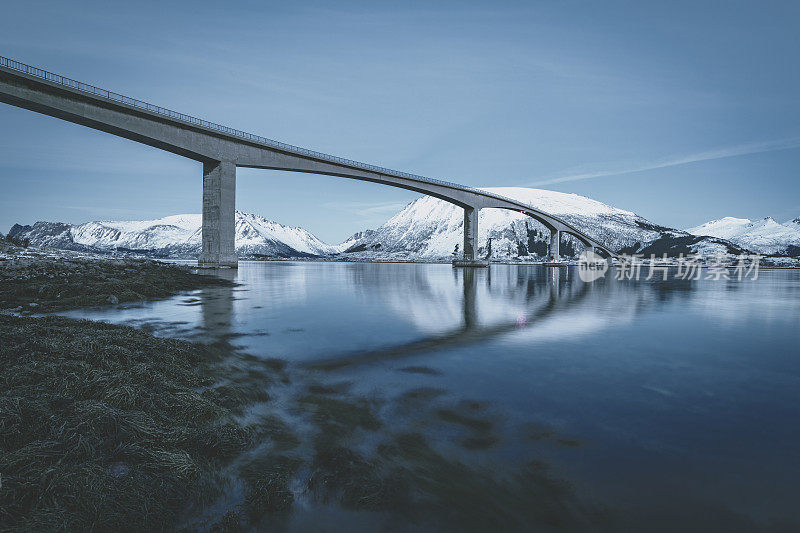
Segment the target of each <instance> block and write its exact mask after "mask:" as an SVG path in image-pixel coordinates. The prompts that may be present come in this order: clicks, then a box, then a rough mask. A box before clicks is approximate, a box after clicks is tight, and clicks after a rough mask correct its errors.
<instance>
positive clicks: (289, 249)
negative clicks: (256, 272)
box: [9, 211, 339, 259]
mask: <svg viewBox="0 0 800 533" xmlns="http://www.w3.org/2000/svg"><path fill="white" fill-rule="evenodd" d="M201 225H202V217H201V215H197V214H191V215H173V216H168V217H164V218H160V219H157V220H140V221H124V222H123V221H102V222H86V223H84V224H78V225H71V224H64V223H61V222H37V223H35V224H34V225H32V226H20V225H18V224H17V225H14V227H12V228H11V231H9V235H12V236H15V237H19V238H28V239H30V241H31V244H32V245H34V246H46V247H53V248H64V249H72V250H95V251H107V252H110V251H124V252H137V253H142V254H146V255H153V256H158V257H172V258H191V259H194V258H195V257H197V255H198V254H199V253H200V248H201V240H202V234H201ZM236 251H237V253H238V254H239V256H240V257H243V258H247V257H307V256H319V255H329V254H334V253H337V252H338V251H339V248H338V247H336V246H330V245H327V244H325V243H324V242H322V241H320V240H319V239H318V238H317V237H315V236H314V235H312V234H311V233H309V232H308V231H306V230H304V229H303V228H294V227H289V226H284V225H282V224H278V223H277V222H273V221H271V220H267V219H266V218H264V217H260V216H258V215H252V214H249V213H242V212H240V211H237V212H236Z"/></svg>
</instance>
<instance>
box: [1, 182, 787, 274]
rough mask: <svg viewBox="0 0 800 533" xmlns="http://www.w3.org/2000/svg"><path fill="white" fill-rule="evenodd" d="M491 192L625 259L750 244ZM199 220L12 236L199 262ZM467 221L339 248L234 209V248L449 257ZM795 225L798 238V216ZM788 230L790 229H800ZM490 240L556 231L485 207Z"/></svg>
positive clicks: (622, 214)
mask: <svg viewBox="0 0 800 533" xmlns="http://www.w3.org/2000/svg"><path fill="white" fill-rule="evenodd" d="M485 190H487V191H490V192H493V193H496V194H500V195H502V196H507V197H511V198H514V199H516V200H518V201H521V202H523V203H526V204H529V205H531V206H533V207H536V208H538V209H541V210H542V211H544V212H547V213H550V214H552V215H554V216H557V217H559V218H561V219H563V220H565V221H566V222H569V223H570V224H572V225H574V226H575V227H576V228H578V229H580V230H582V231H584V232H585V233H586V234H588V235H590V236H592V237H594V238H595V239H597V240H598V241H599V242H602V243H604V244H605V245H606V246H608V247H610V248H612V249H614V250H616V251H618V252H620V253H626V254H632V253H641V254H644V255H645V256H648V255H650V254H656V255H661V254H662V253H667V254H668V255H671V256H676V255H678V254H681V253H684V254H689V253H699V254H702V255H706V256H708V255H715V254H717V253H733V254H738V253H744V252H746V251H747V250H745V248H749V246H747V244H745V243H744V242H742V243H741V244H733V243H731V242H729V241H727V240H724V238H722V237H720V235H722V234H721V233H720V234H719V235H717V236H698V235H693V234H691V233H687V232H684V231H680V230H676V229H672V228H667V227H664V226H659V225H657V224H654V223H652V222H650V221H648V220H646V219H645V218H643V217H641V216H639V215H637V214H636V213H633V212H631V211H625V210H623V209H618V208H615V207H611V206H609V205H607V204H604V203H602V202H598V201H596V200H592V199H591V198H587V197H585V196H579V195H577V194H567V193H561V192H555V191H547V190H542V189H528V188H521V187H494V188H487V189H485ZM201 222H202V220H201V216H200V215H174V216H169V217H165V218H161V219H157V220H142V221H129V222H119V221H116V222H87V223H84V224H79V225H71V224H64V223H60V222H37V223H36V224H34V225H32V226H20V225H15V226H14V227H13V228H11V231H10V232H9V234H10V235H11V236H13V237H17V238H20V239H25V238H27V239H29V240H30V242H31V244H32V245H34V246H45V247H54V248H65V249H71V250H88V251H105V252H123V253H137V254H143V255H149V256H154V257H170V258H185V259H193V258H196V257H197V256H198V254H199V253H200V247H201V240H202V235H201ZM747 222H749V221H747ZM773 222H774V221H773ZM463 223H464V220H463V210H462V209H461V208H460V207H457V206H455V205H453V204H450V203H447V202H444V201H442V200H438V199H436V198H433V197H430V196H423V197H421V198H419V199H417V200H415V201H413V202H411V203H410V204H408V205H407V206H406V207H405V208H404V209H403V210H401V211H400V212H399V213H397V214H396V215H394V216H393V217H392V218H390V219H389V220H388V221H386V222H385V223H384V224H382V225H381V226H380V227H378V228H376V229H368V230H365V231H361V232H359V233H356V234H355V235H353V236H352V237H350V238H349V239H347V240H346V241H345V242H343V243H341V244H339V245H328V244H325V243H324V242H322V241H320V240H319V239H317V238H316V237H315V236H314V235H312V234H311V233H309V232H308V231H306V230H304V229H302V228H293V227H288V226H284V225H282V224H279V223H277V222H273V221H270V220H267V219H266V218H264V217H261V216H258V215H253V214H248V213H242V212H240V211H237V212H236V251H237V253H238V255H239V257H240V258H242V259H248V258H251V259H252V258H266V257H310V256H332V255H339V256H340V257H345V258H346V257H353V258H389V259H394V258H397V259H427V260H436V259H438V260H441V259H449V258H450V257H451V256H452V254H453V252H454V250H455V248H456V246H460V245H461V244H462V242H463V229H462V227H463ZM792 224H795V226H796V227H797V230H796V231H798V232H800V220H798V221H794V222H793V223H792ZM783 227H784V229H785V230H786V231H795V230H791V229H790V228H788V227H785V226H783ZM709 235H714V234H713V233H709ZM726 235H727V234H726ZM489 239H491V243H492V245H491V251H492V257H494V258H498V259H501V258H505V259H515V258H520V259H526V258H530V259H534V260H535V259H540V258H543V257H545V256H546V255H547V252H548V245H549V240H550V233H549V231H548V230H547V229H546V228H545V227H544V226H543V225H542V224H540V223H539V222H537V221H536V220H534V219H532V218H530V217H527V216H525V215H523V214H521V213H518V212H516V211H510V210H506V209H483V210H481V211H480V214H479V219H478V251H477V253H478V256H480V257H485V256H486V249H487V243H488V242H489ZM581 249H582V245H581V244H579V243H578V241H577V240H575V239H573V238H572V237H569V236H565V237H564V239H563V242H562V245H561V254H562V255H563V256H574V255H576V254H577V253H578V252H579V251H580V250H581ZM799 251H800V250H799Z"/></svg>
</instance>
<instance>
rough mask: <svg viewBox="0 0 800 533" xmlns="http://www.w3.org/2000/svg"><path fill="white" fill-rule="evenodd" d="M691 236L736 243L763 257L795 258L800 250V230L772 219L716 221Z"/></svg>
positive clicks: (702, 226)
mask: <svg viewBox="0 0 800 533" xmlns="http://www.w3.org/2000/svg"><path fill="white" fill-rule="evenodd" d="M686 231H687V232H689V233H691V234H693V235H707V236H711V237H718V238H721V239H727V240H729V241H731V242H732V243H734V244H736V245H738V246H741V247H743V248H747V249H749V250H753V251H755V252H758V253H762V254H784V253H788V254H792V255H794V254H795V253H796V251H797V249H798V246H800V226H794V227H793V225H790V224H779V223H778V222H776V221H775V219H773V218H772V217H764V218H762V219H760V220H756V221H751V220H749V219H746V218H733V217H726V218H722V219H719V220H712V221H710V222H706V223H705V224H701V225H699V226H696V227H694V228H689V229H687V230H686Z"/></svg>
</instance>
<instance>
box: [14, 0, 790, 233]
mask: <svg viewBox="0 0 800 533" xmlns="http://www.w3.org/2000/svg"><path fill="white" fill-rule="evenodd" d="M3 13H4V15H3V17H1V18H0V55H3V56H6V57H11V58H13V59H17V60H19V61H23V62H26V63H29V64H33V65H36V66H39V67H41V68H45V69H47V70H51V71H53V72H56V73H59V74H63V75H66V76H70V77H73V78H75V79H78V80H81V81H85V82H88V83H93V84H95V85H99V86H101V87H104V88H108V89H112V90H115V91H117V92H121V93H123V94H126V95H129V96H133V97H137V98H140V99H143V100H147V101H149V102H152V103H156V104H158V105H161V106H164V107H168V108H171V109H175V110H178V111H181V112H184V113H188V114H192V115H194V116H199V117H202V118H205V119H207V120H211V121H214V122H218V123H221V124H225V125H229V126H232V127H236V128H239V129H242V130H245V131H250V132H252V133H256V134H259V135H263V136H266V137H270V138H273V139H277V140H281V141H285V142H289V143H292V144H296V145H300V146H305V147H308V148H312V149H316V150H320V151H323V152H327V153H331V154H335V155H340V156H344V157H350V158H353V159H357V160H361V161H365V162H369V163H374V164H378V165H381V166H386V167H390V168H396V169H398V170H404V171H409V172H415V173H419V174H423V175H426V176H430V177H436V178H442V179H447V180H451V181H456V182H459V183H464V184H467V185H472V186H534V187H541V188H547V189H553V190H558V191H564V192H575V193H578V194H583V195H586V196H589V197H592V198H595V199H597V200H600V201H603V202H606V203H609V204H611V205H614V206H617V207H621V208H625V209H630V210H632V211H635V212H637V213H639V214H641V215H642V216H644V217H646V218H649V219H650V220H652V221H654V222H657V223H661V224H665V225H668V226H673V227H681V228H683V227H689V226H693V225H696V224H699V223H701V222H704V221H706V220H709V219H712V218H720V217H723V216H737V217H749V218H760V217H764V216H772V217H774V218H776V219H777V220H779V221H784V220H788V219H790V218H794V217H797V216H800V179H798V178H800V175H799V174H800V99H798V97H797V95H798V94H800V69H798V64H800V31H798V29H797V28H798V27H800V2H791V1H785V2H769V1H759V2H755V1H753V2H735V1H727V2H697V1H695V2H635V1H630V2H519V3H514V2H496V1H495V2H484V3H473V2H437V3H432V2H403V3H400V2H391V3H380V2H346V1H344V2H337V3H330V2H318V3H315V2H304V3H292V2H277V3H272V2H263V1H262V2H228V3H223V2H204V1H203V0H196V1H193V2H160V3H148V2H126V3H121V2H120V3H117V2H107V1H106V2H79V1H75V2H61V1H58V2H55V1H52V2H39V1H36V0H26V1H24V2H23V1H16V0H6V2H4V3H3ZM0 190H2V191H3V194H0V231H3V232H5V231H7V230H8V228H9V227H10V226H11V225H12V224H13V223H15V222H20V223H32V222H34V221H36V220H59V221H66V222H82V221H87V220H96V219H142V218H155V217H161V216H166V215H169V214H176V213H196V212H199V211H200V207H201V168H200V165H199V164H198V163H195V162H193V161H189V160H186V159H183V158H180V157H178V156H175V155H172V154H168V153H165V152H161V151H159V150H157V149H154V148H150V147H146V146H143V145H139V144H136V143H134V142H131V141H127V140H124V139H119V138H116V137H113V136H111V135H107V134H104V133H101V132H96V131H93V130H90V129H87V128H83V127H80V126H76V125H73V124H68V123H65V122H62V121H59V120H57V119H53V118H49V117H45V116H40V115H36V114H35V113H32V112H29V111H25V110H20V109H16V108H13V107H11V106H7V105H5V104H0ZM237 193H238V196H237V207H238V208H239V209H241V210H243V211H248V212H254V213H258V214H262V215H264V216H266V217H268V218H271V219H273V220H276V221H278V222H281V223H284V224H290V225H300V226H303V227H305V228H307V229H309V230H310V231H312V232H314V233H316V234H317V235H318V236H319V237H321V238H322V239H324V240H326V241H328V242H338V241H341V240H343V239H344V238H345V237H347V236H348V235H350V234H352V233H353V232H355V231H358V230H361V229H365V228H367V227H375V226H377V225H379V224H380V223H381V222H383V221H384V220H386V218H388V217H389V216H391V215H392V214H393V213H394V212H396V211H397V210H399V209H400V208H401V207H402V206H403V205H405V204H406V203H407V202H409V201H411V200H413V199H414V198H416V195H415V194H413V193H409V192H407V191H402V190H399V189H393V188H390V187H384V186H380V185H375V184H370V183H362V182H358V181H352V180H346V179H341V178H332V177H325V176H313V175H304V174H293V173H281V172H275V171H265V170H252V169H239V171H238V190H237Z"/></svg>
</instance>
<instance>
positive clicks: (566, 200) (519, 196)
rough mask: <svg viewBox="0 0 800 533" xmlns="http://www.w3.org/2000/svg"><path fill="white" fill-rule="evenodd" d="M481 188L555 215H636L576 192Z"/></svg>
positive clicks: (523, 188)
mask: <svg viewBox="0 0 800 533" xmlns="http://www.w3.org/2000/svg"><path fill="white" fill-rule="evenodd" d="M481 190H482V191H486V192H490V193H494V194H498V195H500V196H506V197H508V198H511V199H512V200H517V201H518V202H523V203H526V204H529V205H531V206H533V207H535V208H537V209H540V210H542V211H544V212H545V213H548V214H551V215H554V216H559V215H567V214H578V213H580V214H582V215H584V216H597V215H624V216H636V214H635V213H632V212H631V211H625V210H623V209H617V208H616V207H611V206H610V205H607V204H604V203H603V202H598V201H597V200H592V199H591V198H587V197H586V196H581V195H579V194H575V193H565V192H557V191H548V190H545V189H530V188H527V187H482V188H481Z"/></svg>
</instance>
